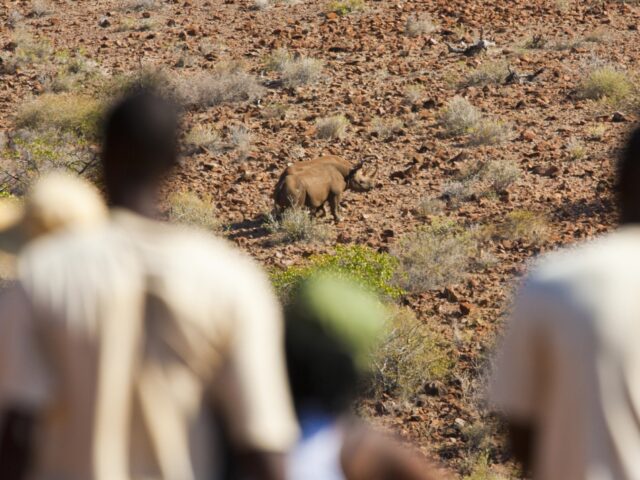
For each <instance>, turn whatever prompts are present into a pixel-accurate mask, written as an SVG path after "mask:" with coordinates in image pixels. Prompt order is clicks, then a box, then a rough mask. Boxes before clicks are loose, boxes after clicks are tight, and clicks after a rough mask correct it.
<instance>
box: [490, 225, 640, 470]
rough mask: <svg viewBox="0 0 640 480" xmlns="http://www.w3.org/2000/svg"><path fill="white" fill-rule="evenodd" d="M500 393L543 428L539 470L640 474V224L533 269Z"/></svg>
mask: <svg viewBox="0 0 640 480" xmlns="http://www.w3.org/2000/svg"><path fill="white" fill-rule="evenodd" d="M492 396H493V400H494V402H495V403H496V404H497V406H498V407H500V408H502V410H503V411H504V413H505V414H506V415H507V416H508V417H510V418H512V419H514V420H516V421H519V422H524V423H528V424H530V425H532V426H533V427H534V428H535V430H536V433H537V437H536V445H535V458H534V473H535V478H538V479H544V480H578V479H580V480H582V479H588V480H613V479H620V480H622V479H626V480H632V479H634V480H637V479H640V227H634V228H629V227H626V228H623V229H621V230H620V231H618V232H616V233H613V234H611V235H608V236H606V237H604V238H602V239H600V240H597V241H595V242H592V243H589V244H587V245H584V246H582V247H579V248H576V249H573V250H570V251H567V252H563V253H556V254H552V255H550V256H549V257H548V258H547V259H546V260H544V261H543V262H542V263H541V265H540V266H539V268H537V269H536V270H535V271H534V272H533V273H532V274H531V276H530V278H529V279H528V282H527V283H526V284H525V286H524V288H523V289H522V292H521V294H520V297H519V300H518V302H517V304H516V309H515V312H514V315H513V317H512V318H511V321H510V324H509V328H508V332H507V336H506V339H505V341H504V345H503V347H502V351H501V354H500V355H499V357H498V361H497V369H496V374H495V379H494V385H493V391H492Z"/></svg>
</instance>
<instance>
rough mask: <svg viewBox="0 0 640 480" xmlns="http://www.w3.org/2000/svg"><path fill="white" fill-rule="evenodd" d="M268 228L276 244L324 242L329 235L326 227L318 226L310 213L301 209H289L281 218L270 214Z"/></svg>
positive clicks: (267, 221) (267, 222)
mask: <svg viewBox="0 0 640 480" xmlns="http://www.w3.org/2000/svg"><path fill="white" fill-rule="evenodd" d="M266 228H267V230H268V231H269V233H271V234H273V235H274V237H275V238H274V241H275V242H276V243H293V242H307V243H315V242H324V241H325V240H327V238H328V235H329V234H328V231H327V229H326V227H325V226H324V225H320V224H318V223H317V222H316V220H315V219H314V218H312V217H311V215H310V214H309V212H308V211H307V210H306V209H305V208H301V207H291V208H287V209H286V210H284V212H282V215H281V217H280V218H276V217H274V216H273V215H271V214H269V215H268V216H267V220H266Z"/></svg>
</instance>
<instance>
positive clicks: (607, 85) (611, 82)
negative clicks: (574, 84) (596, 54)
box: [578, 65, 633, 103]
mask: <svg viewBox="0 0 640 480" xmlns="http://www.w3.org/2000/svg"><path fill="white" fill-rule="evenodd" d="M632 93H633V83H632V82H631V80H630V79H629V76H628V74H627V73H626V72H624V71H622V70H619V69H617V68H615V67H613V66H610V65H605V66H600V67H596V68H593V69H592V70H591V71H590V72H589V73H588V74H587V77H586V78H585V79H584V80H583V81H582V82H581V83H580V85H579V86H578V94H579V96H580V97H582V98H587V99H591V100H607V101H610V102H612V103H619V102H621V101H624V100H625V99H627V98H629V97H630V96H631V95H632Z"/></svg>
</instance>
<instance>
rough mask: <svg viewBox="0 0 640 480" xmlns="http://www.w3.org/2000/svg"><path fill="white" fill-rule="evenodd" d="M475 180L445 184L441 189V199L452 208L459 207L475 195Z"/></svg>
mask: <svg viewBox="0 0 640 480" xmlns="http://www.w3.org/2000/svg"><path fill="white" fill-rule="evenodd" d="M475 180H476V179H475V178H470V179H464V180H453V181H450V182H447V183H445V184H444V185H443V187H442V197H443V198H445V199H446V200H447V201H448V202H449V204H450V205H451V206H453V207H455V206H457V205H459V204H460V203H461V202H463V201H465V200H468V199H469V198H471V197H472V196H473V195H474V194H475V184H474V182H475Z"/></svg>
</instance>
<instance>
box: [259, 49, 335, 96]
mask: <svg viewBox="0 0 640 480" xmlns="http://www.w3.org/2000/svg"><path fill="white" fill-rule="evenodd" d="M264 65H265V68H266V69H267V70H271V71H276V72H280V74H281V76H282V84H283V85H284V86H285V87H287V88H297V87H300V86H302V85H308V84H310V83H315V82H317V81H318V80H320V78H322V69H323V65H322V62H321V61H320V60H317V59H315V58H309V57H305V56H302V55H300V56H294V55H292V54H291V53H290V52H289V51H288V50H287V49H285V48H278V49H276V50H274V51H273V52H271V53H270V54H269V55H268V56H267V57H266V58H265V60H264Z"/></svg>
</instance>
